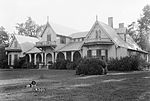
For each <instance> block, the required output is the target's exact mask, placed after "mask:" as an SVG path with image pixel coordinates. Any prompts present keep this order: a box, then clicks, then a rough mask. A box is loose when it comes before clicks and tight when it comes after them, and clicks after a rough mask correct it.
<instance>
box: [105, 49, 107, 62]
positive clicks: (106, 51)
mask: <svg viewBox="0 0 150 101" xmlns="http://www.w3.org/2000/svg"><path fill="white" fill-rule="evenodd" d="M105 53H106V61H107V60H108V50H106V52H105Z"/></svg>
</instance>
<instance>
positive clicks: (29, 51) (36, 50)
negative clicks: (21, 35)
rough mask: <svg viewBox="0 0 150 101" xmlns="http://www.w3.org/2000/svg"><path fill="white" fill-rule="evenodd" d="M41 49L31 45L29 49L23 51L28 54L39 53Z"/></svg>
mask: <svg viewBox="0 0 150 101" xmlns="http://www.w3.org/2000/svg"><path fill="white" fill-rule="evenodd" d="M41 52H42V51H41V50H40V49H38V48H36V47H33V48H31V49H29V50H27V51H26V52H25V53H27V54H30V53H41Z"/></svg>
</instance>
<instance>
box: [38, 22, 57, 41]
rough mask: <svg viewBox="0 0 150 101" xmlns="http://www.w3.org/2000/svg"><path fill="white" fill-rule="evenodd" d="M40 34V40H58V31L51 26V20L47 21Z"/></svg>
mask: <svg viewBox="0 0 150 101" xmlns="http://www.w3.org/2000/svg"><path fill="white" fill-rule="evenodd" d="M40 36H41V40H40V41H56V33H55V31H54V30H53V28H52V27H51V25H50V24H49V22H47V24H46V26H45V28H44V30H43V32H42V33H41V35H40Z"/></svg>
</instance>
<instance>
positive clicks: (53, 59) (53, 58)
mask: <svg viewBox="0 0 150 101" xmlns="http://www.w3.org/2000/svg"><path fill="white" fill-rule="evenodd" d="M51 54H52V62H54V61H55V57H54V52H53V53H51Z"/></svg>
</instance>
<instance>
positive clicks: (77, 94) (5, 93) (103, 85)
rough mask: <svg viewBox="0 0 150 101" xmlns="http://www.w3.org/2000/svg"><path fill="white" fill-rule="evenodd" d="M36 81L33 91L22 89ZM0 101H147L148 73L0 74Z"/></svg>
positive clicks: (21, 71) (149, 97) (149, 81)
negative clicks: (40, 89)
mask: <svg viewBox="0 0 150 101" xmlns="http://www.w3.org/2000/svg"><path fill="white" fill-rule="evenodd" d="M32 80H35V81H37V86H38V87H39V88H45V89H46V91H42V92H40V91H33V90H32V89H31V88H26V87H25V85H27V84H28V83H30V82H31V81H32ZM0 100H1V101H150V72H148V71H145V72H126V73H108V75H93V76H77V75H75V71H72V70H69V71H66V70H1V71H0Z"/></svg>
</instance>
